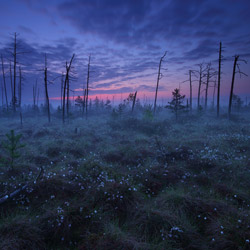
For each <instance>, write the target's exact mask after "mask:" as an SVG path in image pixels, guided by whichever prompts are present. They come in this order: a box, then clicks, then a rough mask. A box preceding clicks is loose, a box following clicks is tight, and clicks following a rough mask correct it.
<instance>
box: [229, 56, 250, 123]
mask: <svg viewBox="0 0 250 250" xmlns="http://www.w3.org/2000/svg"><path fill="white" fill-rule="evenodd" d="M239 57H240V56H239V55H236V56H234V66H233V76H232V84H231V90H230V97H229V105H228V117H229V118H230V117H231V109H232V99H233V90H234V80H235V75H236V73H239V74H240V76H241V75H245V76H247V75H246V74H245V73H243V72H241V71H240V65H239V64H238V61H239ZM241 61H242V62H244V63H247V62H246V61H245V60H241ZM236 68H238V71H237V72H236Z"/></svg>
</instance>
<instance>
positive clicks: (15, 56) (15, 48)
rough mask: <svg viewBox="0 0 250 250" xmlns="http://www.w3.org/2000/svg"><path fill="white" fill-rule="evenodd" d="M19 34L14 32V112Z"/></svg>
mask: <svg viewBox="0 0 250 250" xmlns="http://www.w3.org/2000/svg"><path fill="white" fill-rule="evenodd" d="M16 38H17V34H16V33H15V34H14V51H13V54H12V55H13V58H14V65H13V69H14V79H13V80H14V81H13V100H12V102H13V103H12V104H13V110H14V112H15V111H16V102H17V98H16V67H17V40H16Z"/></svg>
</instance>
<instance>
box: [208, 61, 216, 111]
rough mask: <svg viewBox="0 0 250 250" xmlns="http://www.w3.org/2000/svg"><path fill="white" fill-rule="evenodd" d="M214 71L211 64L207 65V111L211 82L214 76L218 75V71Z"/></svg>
mask: <svg viewBox="0 0 250 250" xmlns="http://www.w3.org/2000/svg"><path fill="white" fill-rule="evenodd" d="M213 70H214V69H213V68H212V67H211V63H208V64H207V68H206V74H205V77H206V82H205V110H207V103H208V90H209V87H210V85H209V84H210V82H211V78H213V77H214V76H216V75H217V72H216V71H213Z"/></svg>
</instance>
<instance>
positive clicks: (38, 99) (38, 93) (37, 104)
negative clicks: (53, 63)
mask: <svg viewBox="0 0 250 250" xmlns="http://www.w3.org/2000/svg"><path fill="white" fill-rule="evenodd" d="M39 93H40V89H39V88H38V92H37V104H36V105H37V108H38V101H39Z"/></svg>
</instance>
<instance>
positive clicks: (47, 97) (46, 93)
mask: <svg viewBox="0 0 250 250" xmlns="http://www.w3.org/2000/svg"><path fill="white" fill-rule="evenodd" d="M44 86H45V98H46V107H47V113H48V121H49V122H50V107H49V94H48V69H47V55H46V54H45V68H44Z"/></svg>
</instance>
